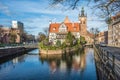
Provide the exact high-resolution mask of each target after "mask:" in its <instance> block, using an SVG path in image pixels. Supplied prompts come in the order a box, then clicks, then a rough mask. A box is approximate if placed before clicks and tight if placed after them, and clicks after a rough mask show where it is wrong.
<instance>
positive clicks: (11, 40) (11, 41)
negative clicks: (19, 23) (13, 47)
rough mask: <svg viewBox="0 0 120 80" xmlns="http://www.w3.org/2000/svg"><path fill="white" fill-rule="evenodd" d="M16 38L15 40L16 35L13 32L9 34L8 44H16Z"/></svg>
mask: <svg viewBox="0 0 120 80" xmlns="http://www.w3.org/2000/svg"><path fill="white" fill-rule="evenodd" d="M16 38H17V35H16V33H14V32H12V33H10V43H16Z"/></svg>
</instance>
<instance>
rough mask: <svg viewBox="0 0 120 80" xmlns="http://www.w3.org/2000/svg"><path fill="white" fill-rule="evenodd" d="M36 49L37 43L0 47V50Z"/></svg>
mask: <svg viewBox="0 0 120 80" xmlns="http://www.w3.org/2000/svg"><path fill="white" fill-rule="evenodd" d="M22 47H24V48H38V43H28V44H16V45H5V46H4V47H0V49H9V48H22Z"/></svg>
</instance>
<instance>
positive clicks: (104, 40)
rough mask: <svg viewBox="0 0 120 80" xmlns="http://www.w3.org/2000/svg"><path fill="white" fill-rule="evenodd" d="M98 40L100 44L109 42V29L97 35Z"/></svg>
mask: <svg viewBox="0 0 120 80" xmlns="http://www.w3.org/2000/svg"><path fill="white" fill-rule="evenodd" d="M96 42H97V43H98V44H100V43H105V44H108V31H103V32H99V33H98V34H97V37H96Z"/></svg>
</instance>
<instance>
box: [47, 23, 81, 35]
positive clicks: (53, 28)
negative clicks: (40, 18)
mask: <svg viewBox="0 0 120 80" xmlns="http://www.w3.org/2000/svg"><path fill="white" fill-rule="evenodd" d="M62 24H65V26H66V27H67V31H70V32H79V31H80V24H79V23H51V24H50V27H49V32H53V33H58V32H59V27H60V25H62Z"/></svg>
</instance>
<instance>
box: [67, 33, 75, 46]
mask: <svg viewBox="0 0 120 80" xmlns="http://www.w3.org/2000/svg"><path fill="white" fill-rule="evenodd" d="M74 39H75V37H74V36H73V35H72V33H71V32H68V33H67V36H66V39H65V41H66V43H67V45H69V46H70V45H71V46H72V45H73V41H74Z"/></svg>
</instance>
